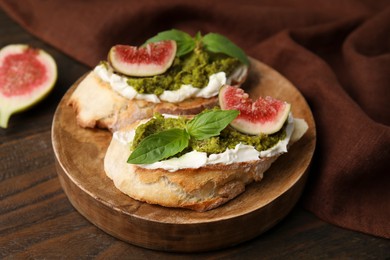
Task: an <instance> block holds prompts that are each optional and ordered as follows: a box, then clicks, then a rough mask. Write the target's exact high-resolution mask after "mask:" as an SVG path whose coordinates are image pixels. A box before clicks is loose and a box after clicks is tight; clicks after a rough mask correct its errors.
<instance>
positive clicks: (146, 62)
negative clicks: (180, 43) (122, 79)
mask: <svg viewBox="0 0 390 260" xmlns="http://www.w3.org/2000/svg"><path fill="white" fill-rule="evenodd" d="M176 49H177V46H176V42H175V41H173V40H166V41H159V42H152V43H148V44H146V45H145V46H142V47H136V46H129V45H115V46H113V47H112V48H111V50H110V52H109V54H108V60H109V62H110V64H111V66H112V67H113V68H114V70H115V71H117V72H119V73H122V74H124V75H127V76H135V77H145V76H154V75H159V74H162V73H164V72H165V71H167V69H168V68H169V67H170V66H171V65H172V62H173V60H174V59H175V55H176Z"/></svg>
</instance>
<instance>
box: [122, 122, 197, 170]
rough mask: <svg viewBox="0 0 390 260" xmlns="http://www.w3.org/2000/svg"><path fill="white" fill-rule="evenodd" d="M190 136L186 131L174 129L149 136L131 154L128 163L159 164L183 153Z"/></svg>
mask: <svg viewBox="0 0 390 260" xmlns="http://www.w3.org/2000/svg"><path fill="white" fill-rule="evenodd" d="M189 139H190V136H189V135H188V133H187V132H186V130H185V129H178V128H172V129H169V130H165V131H162V132H159V133H155V134H152V135H149V136H148V137H146V138H145V139H143V140H142V141H141V142H140V143H139V145H138V146H137V148H136V149H135V150H134V151H133V152H132V153H131V155H130V157H129V159H128V160H127V162H128V163H132V164H149V163H154V162H158V161H160V160H163V159H166V158H168V157H170V156H173V155H175V154H177V153H179V152H181V151H183V150H184V149H185V148H186V147H187V146H188V142H189Z"/></svg>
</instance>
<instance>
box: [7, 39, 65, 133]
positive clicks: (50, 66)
mask: <svg viewBox="0 0 390 260" xmlns="http://www.w3.org/2000/svg"><path fill="white" fill-rule="evenodd" d="M31 48H32V47H30V46H28V45H25V44H11V45H8V46H5V47H4V48H2V49H1V50H0V67H2V66H3V60H4V59H5V58H6V57H7V56H8V55H13V54H23V53H24V52H25V51H26V50H29V49H31ZM34 51H35V52H36V53H37V55H36V57H37V59H38V60H39V62H40V63H41V64H43V65H44V67H45V69H46V73H47V76H48V77H47V80H46V81H45V82H44V83H43V84H41V85H40V86H39V87H36V88H34V89H33V90H31V89H29V86H28V84H26V85H25V91H24V92H25V93H26V94H23V95H12V96H5V95H3V94H2V92H1V86H0V127H2V128H7V127H8V121H9V118H10V117H11V115H12V114H15V113H17V112H21V111H24V110H26V109H28V108H30V107H32V106H33V105H35V104H36V103H38V102H39V101H41V100H42V99H44V98H45V97H46V96H47V95H48V94H49V92H50V91H51V90H52V89H53V87H54V85H55V82H56V81H57V64H56V62H55V60H54V59H53V57H52V56H50V55H49V54H48V53H47V52H45V51H43V50H41V49H34ZM18 73H24V72H23V71H18Z"/></svg>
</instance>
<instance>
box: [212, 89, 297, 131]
mask: <svg viewBox="0 0 390 260" xmlns="http://www.w3.org/2000/svg"><path fill="white" fill-rule="evenodd" d="M219 105H220V107H221V109H224V110H229V109H237V110H239V111H240V114H239V115H238V116H237V117H236V119H234V120H233V121H232V122H231V123H230V125H231V126H232V127H233V128H235V129H237V130H238V131H240V132H242V133H245V134H250V135H259V134H273V133H276V132H277V131H279V130H280V129H281V128H282V127H283V124H284V123H285V122H286V120H287V117H288V115H289V113H290V109H291V105H290V104H289V103H287V102H284V101H281V100H277V99H275V98H272V97H269V96H267V97H259V98H258V99H257V100H256V101H255V102H253V100H252V99H250V98H249V95H248V94H247V93H245V92H244V90H243V89H241V88H239V87H235V86H229V85H224V86H223V87H222V88H221V89H220V91H219Z"/></svg>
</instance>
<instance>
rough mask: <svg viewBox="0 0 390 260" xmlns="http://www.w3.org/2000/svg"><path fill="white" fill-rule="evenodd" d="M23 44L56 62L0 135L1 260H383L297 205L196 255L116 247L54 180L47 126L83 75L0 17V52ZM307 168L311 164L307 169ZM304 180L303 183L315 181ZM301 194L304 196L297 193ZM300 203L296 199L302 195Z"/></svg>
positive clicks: (368, 241) (378, 249)
mask: <svg viewBox="0 0 390 260" xmlns="http://www.w3.org/2000/svg"><path fill="white" fill-rule="evenodd" d="M11 43H29V44H32V45H34V46H37V47H41V48H44V49H45V50H47V51H48V52H49V53H51V54H52V55H53V56H54V58H55V60H56V61H57V64H58V68H59V75H58V82H57V84H56V86H55V89H54V90H53V92H52V93H51V94H50V95H49V96H48V97H47V98H46V99H45V100H43V101H42V102H41V103H40V104H38V105H37V106H35V107H34V108H33V109H31V110H29V111H26V112H23V113H20V114H17V115H14V116H13V117H11V120H10V124H9V127H8V128H7V129H0V258H2V259H26V258H29V259H58V258H62V259H74V258H81V259H90V258H101V259H107V258H110V259H124V258H125V259H126V258H131V259H183V258H184V259H258V258H260V259H280V258H283V259H299V258H303V259H313V258H314V259H329V258H331V259H333V258H342V259H387V258H388V257H389V255H390V254H389V247H390V245H389V241H388V240H385V239H381V238H377V237H373V236H369V235H365V234H361V233H358V232H353V231H349V230H346V229H342V228H339V227H336V226H333V225H331V224H328V223H325V222H323V221H321V220H320V219H318V218H316V217H315V216H314V215H313V214H311V213H310V212H308V211H306V210H304V209H303V208H302V206H301V205H300V203H299V202H298V204H297V205H296V206H295V207H294V208H293V210H292V211H291V212H290V213H289V214H288V215H287V216H286V218H284V219H283V220H282V221H281V222H279V223H278V224H277V225H276V226H274V227H273V228H272V229H270V230H268V231H267V232H265V233H263V234H262V235H260V236H258V237H256V238H254V239H251V240H250V241H247V242H245V243H242V244H240V245H237V246H233V247H230V248H227V249H224V250H217V251H210V252H204V253H195V254H184V253H169V252H162V251H156V250H150V249H145V248H141V247H137V246H134V245H131V244H129V243H126V242H123V241H121V240H119V239H116V238H114V237H113V236H110V235H108V234H107V233H105V232H104V231H102V230H100V229H99V228H97V227H96V226H94V225H93V224H91V223H90V222H89V221H88V220H86V219H85V218H84V217H83V216H82V215H81V214H80V213H79V212H78V211H77V210H76V209H75V208H74V207H73V206H72V205H71V203H70V202H69V200H68V198H67V196H66V195H65V193H64V191H63V189H62V188H61V185H60V182H59V178H58V176H57V173H56V166H55V160H54V152H53V149H52V142H51V125H52V120H53V115H54V112H55V109H56V108H57V106H58V104H59V102H60V100H61V99H62V97H63V96H64V94H65V93H66V91H67V90H68V88H69V86H71V85H72V84H73V83H74V82H75V81H76V80H77V79H78V78H80V77H81V76H82V75H83V74H84V73H86V72H87V71H88V70H90V68H87V67H85V66H83V65H81V64H79V63H77V62H76V61H74V60H72V59H70V58H69V57H67V56H66V55H64V54H63V53H60V52H58V51H57V50H55V49H54V48H52V47H50V46H48V45H46V44H44V43H43V42H42V41H40V40H38V39H36V38H34V37H33V36H31V35H30V34H29V33H27V32H26V31H25V30H23V29H22V28H21V27H20V26H18V25H17V24H15V23H14V22H13V21H11V20H10V19H9V18H8V17H7V16H6V15H5V14H4V12H3V11H2V10H1V9H0V46H5V45H7V44H11ZM313 163H315V161H314V162H313ZM315 174H316V173H315V172H309V179H310V177H311V176H313V175H315ZM304 194H305V193H304ZM303 196H304V195H303Z"/></svg>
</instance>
